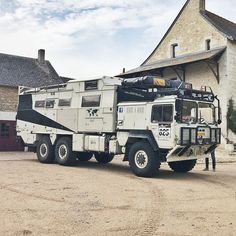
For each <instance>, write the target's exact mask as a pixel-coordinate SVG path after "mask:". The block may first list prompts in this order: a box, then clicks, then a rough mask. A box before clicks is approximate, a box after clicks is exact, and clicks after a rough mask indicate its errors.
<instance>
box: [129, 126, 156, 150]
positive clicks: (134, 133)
mask: <svg viewBox="0 0 236 236" xmlns="http://www.w3.org/2000/svg"><path fill="white" fill-rule="evenodd" d="M132 139H146V140H147V141H148V142H149V144H150V145H151V146H152V148H153V150H154V151H158V150H159V146H158V144H157V142H156V140H155V138H154V136H153V133H152V131H151V130H131V131H129V137H128V142H127V143H130V142H132Z"/></svg>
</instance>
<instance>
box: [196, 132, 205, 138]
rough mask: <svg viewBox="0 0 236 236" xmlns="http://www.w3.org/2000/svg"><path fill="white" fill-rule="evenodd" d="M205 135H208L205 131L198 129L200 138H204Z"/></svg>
mask: <svg viewBox="0 0 236 236" xmlns="http://www.w3.org/2000/svg"><path fill="white" fill-rule="evenodd" d="M205 136H206V133H205V131H198V132H197V137H198V138H204V137H205Z"/></svg>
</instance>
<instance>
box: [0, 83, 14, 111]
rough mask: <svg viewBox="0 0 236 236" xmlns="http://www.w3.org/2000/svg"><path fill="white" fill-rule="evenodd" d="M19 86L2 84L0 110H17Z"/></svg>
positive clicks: (0, 87)
mask: <svg viewBox="0 0 236 236" xmlns="http://www.w3.org/2000/svg"><path fill="white" fill-rule="evenodd" d="M17 104H18V88H16V87H7V86H0V111H10V112H14V111H16V110H17Z"/></svg>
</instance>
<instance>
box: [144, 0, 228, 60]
mask: <svg viewBox="0 0 236 236" xmlns="http://www.w3.org/2000/svg"><path fill="white" fill-rule="evenodd" d="M207 39H210V40H211V48H217V47H221V46H226V45H227V39H226V38H225V37H224V36H223V35H222V34H221V33H220V32H219V31H218V30H216V29H215V28H214V27H213V26H212V25H211V24H210V23H209V22H207V21H206V19H204V18H203V16H201V14H200V12H199V0H190V2H189V3H188V5H187V6H186V8H185V9H184V11H183V12H182V14H181V15H180V17H179V19H178V20H177V21H176V22H175V24H174V26H173V27H172V29H171V31H170V32H169V33H168V34H167V36H166V37H165V39H164V40H163V42H162V43H161V44H160V45H159V47H158V48H157V49H156V51H155V52H154V54H153V55H152V56H151V57H150V58H149V59H148V61H147V62H146V64H150V63H153V62H155V61H157V60H162V59H167V58H170V57H171V45H172V44H175V43H177V44H178V47H177V49H176V56H180V55H184V54H187V53H195V52H200V51H204V50H205V49H206V40H207Z"/></svg>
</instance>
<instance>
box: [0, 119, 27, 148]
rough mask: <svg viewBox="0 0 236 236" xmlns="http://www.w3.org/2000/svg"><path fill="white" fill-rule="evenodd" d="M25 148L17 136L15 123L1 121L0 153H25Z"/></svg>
mask: <svg viewBox="0 0 236 236" xmlns="http://www.w3.org/2000/svg"><path fill="white" fill-rule="evenodd" d="M23 149H24V146H23V143H22V141H21V139H20V138H18V137H17V136H16V122H15V121H0V151H5V152H6V151H23Z"/></svg>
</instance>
